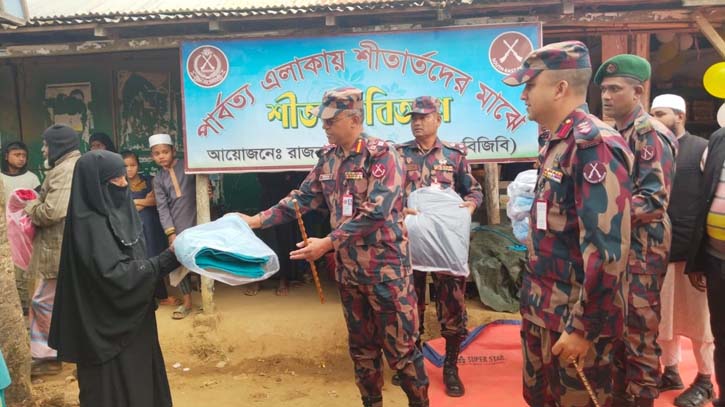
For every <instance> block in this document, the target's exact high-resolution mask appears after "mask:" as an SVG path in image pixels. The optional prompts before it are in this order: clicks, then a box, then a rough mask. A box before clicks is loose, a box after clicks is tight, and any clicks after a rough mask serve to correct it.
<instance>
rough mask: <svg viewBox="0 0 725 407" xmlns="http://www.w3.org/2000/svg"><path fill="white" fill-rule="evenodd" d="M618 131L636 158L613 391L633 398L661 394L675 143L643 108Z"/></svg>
mask: <svg viewBox="0 0 725 407" xmlns="http://www.w3.org/2000/svg"><path fill="white" fill-rule="evenodd" d="M626 122H627V123H628V124H627V126H625V127H624V128H623V129H620V133H621V134H622V136H623V137H624V138H625V139H626V140H627V141H628V143H629V146H630V148H631V149H632V152H633V153H634V156H635V165H634V171H633V173H632V180H633V182H634V190H633V194H632V244H631V249H630V254H629V262H628V267H627V272H626V273H625V278H623V279H622V294H623V295H624V296H626V298H627V306H626V310H627V311H626V312H625V315H624V321H625V324H624V336H623V338H624V340H623V341H618V343H617V345H616V346H615V353H616V357H615V363H614V365H615V374H614V390H615V391H616V392H619V393H625V386H626V393H627V394H631V395H634V396H637V397H644V398H652V399H654V398H657V396H658V395H659V390H658V386H659V380H660V372H659V357H660V355H661V353H662V350H661V349H660V346H659V344H658V343H657V336H658V334H659V323H660V289H661V287H662V282H663V280H664V278H665V272H666V271H667V263H668V261H669V251H670V242H671V240H672V225H671V224H670V218H669V216H668V215H667V205H668V203H669V200H670V191H671V189H672V180H673V179H674V175H675V156H676V155H677V145H678V144H677V139H676V138H675V136H674V135H673V134H672V132H670V130H669V129H667V127H665V126H664V125H663V124H661V123H660V122H659V121H657V120H654V119H653V118H652V117H651V116H650V115H649V114H648V113H647V112H645V110H644V109H643V108H642V106H637V108H636V109H635V110H634V111H633V112H632V114H631V117H630V118H629V119H628V120H627V121H626Z"/></svg>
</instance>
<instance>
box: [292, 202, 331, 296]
mask: <svg viewBox="0 0 725 407" xmlns="http://www.w3.org/2000/svg"><path fill="white" fill-rule="evenodd" d="M292 203H294V204H295V214H296V215H297V224H298V225H300V232H302V239H303V240H304V241H305V247H307V244H308V243H307V231H306V230H305V223H304V222H302V213H301V212H300V205H299V204H298V203H297V200H296V199H293V200H292ZM307 262H308V263H310V269H311V270H312V279H313V280H315V288H317V295H319V296H320V304H324V303H325V294H323V293H322V286H321V285H320V277H319V276H318V275H317V266H315V261H314V260H307Z"/></svg>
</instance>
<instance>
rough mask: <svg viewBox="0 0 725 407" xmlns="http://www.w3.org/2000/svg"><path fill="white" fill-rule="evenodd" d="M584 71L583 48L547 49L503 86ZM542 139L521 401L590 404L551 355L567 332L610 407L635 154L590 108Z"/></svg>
mask: <svg viewBox="0 0 725 407" xmlns="http://www.w3.org/2000/svg"><path fill="white" fill-rule="evenodd" d="M590 66H591V65H590V61H589V54H588V50H587V48H586V47H585V46H584V44H582V43H580V42H578V41H568V42H564V43H556V44H550V45H547V46H546V47H544V48H542V49H539V50H535V51H534V52H533V53H532V54H530V55H529V56H528V57H527V59H526V60H525V61H524V66H523V67H522V68H521V69H520V70H519V71H517V72H515V73H513V74H511V75H509V76H508V77H507V78H505V79H504V81H505V82H506V83H507V84H511V85H517V84H521V83H523V82H526V81H528V80H530V79H531V78H533V77H535V76H536V75H537V74H538V73H539V72H541V71H542V70H545V69H581V68H588V67H590ZM543 141H544V145H543V146H542V148H541V150H540V155H539V160H538V163H539V175H538V179H537V184H536V189H535V200H534V204H533V206H532V208H531V223H530V232H529V241H528V244H529V251H528V254H529V263H528V266H529V267H528V270H526V272H525V273H524V276H523V282H522V287H521V315H522V317H523V320H524V321H523V323H522V327H521V338H522V344H523V352H524V368H523V372H524V398H525V399H526V401H527V403H528V404H529V405H531V406H554V405H562V406H576V407H578V406H590V405H592V404H591V401H590V400H589V396H588V393H587V391H586V389H585V387H584V385H583V384H582V381H581V380H580V379H579V378H578V377H577V373H576V370H574V368H573V366H565V365H562V364H561V362H560V360H559V358H558V357H556V356H554V355H553V354H552V352H551V348H552V346H553V345H554V343H555V342H556V341H557V340H558V339H559V337H560V336H561V334H562V332H564V331H566V332H567V333H574V332H576V333H577V334H579V335H581V336H582V337H584V338H586V339H587V340H589V341H591V343H592V347H591V348H590V350H589V352H588V353H587V354H586V356H585V357H584V362H583V366H582V367H583V369H584V372H585V374H586V376H587V378H588V380H589V382H590V384H591V386H592V389H593V390H594V392H595V394H596V397H597V399H598V402H599V404H600V405H601V406H610V405H611V384H610V380H611V379H610V375H611V364H610V361H611V359H612V349H613V347H612V342H613V338H614V337H615V336H616V335H617V334H618V329H619V327H620V325H621V321H619V320H618V319H617V318H612V315H618V314H619V308H618V306H617V304H616V303H615V297H616V295H615V294H616V292H617V288H618V286H619V280H620V277H621V273H622V271H623V270H624V267H625V262H626V258H627V253H628V251H629V239H630V204H631V191H632V182H631V179H630V172H631V169H632V165H633V157H632V153H631V152H630V150H629V148H628V147H627V145H626V143H625V141H624V139H623V138H622V137H621V136H620V135H619V134H618V133H617V132H616V131H615V130H614V129H613V128H611V127H609V126H608V125H606V124H605V123H603V122H602V121H600V120H599V119H597V118H596V117H594V116H593V115H591V114H589V111H588V109H587V106H586V104H584V105H582V106H580V107H578V108H577V109H575V110H574V111H572V112H571V113H570V114H569V115H568V116H567V117H566V118H565V119H564V121H563V122H562V123H561V124H560V126H559V128H558V129H556V130H555V131H553V132H551V133H550V135H547V136H545V137H544V139H543ZM541 215H544V216H543V217H542V216H541Z"/></svg>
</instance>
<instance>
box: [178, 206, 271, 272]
mask: <svg viewBox="0 0 725 407" xmlns="http://www.w3.org/2000/svg"><path fill="white" fill-rule="evenodd" d="M174 252H175V253H176V258H177V259H178V260H179V262H180V263H181V264H182V265H183V266H184V267H186V268H187V269H189V271H193V272H195V273H198V274H201V275H203V276H206V277H209V278H211V279H214V280H216V281H220V282H223V283H225V284H229V285H240V284H246V283H250V282H253V281H258V280H264V279H266V278H269V277H270V276H271V275H272V274H274V273H276V272H277V270H279V259H278V258H277V255H276V254H275V253H274V251H273V250H272V249H270V248H269V246H267V245H266V244H264V242H262V240H260V239H259V238H258V237H257V236H256V235H255V234H254V232H253V231H252V229H250V228H249V226H248V225H247V223H246V222H244V221H243V220H242V219H241V218H239V216H237V215H227V216H224V217H223V218H221V219H218V220H215V221H214V222H210V223H205V224H203V225H199V226H194V227H193V228H189V229H186V230H185V231H183V232H181V234H179V236H178V237H177V238H176V240H175V241H174Z"/></svg>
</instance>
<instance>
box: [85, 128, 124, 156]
mask: <svg viewBox="0 0 725 407" xmlns="http://www.w3.org/2000/svg"><path fill="white" fill-rule="evenodd" d="M94 141H99V142H101V144H103V145H104V146H106V150H108V151H110V152H113V153H117V152H118V151H116V145H115V144H113V140H111V136H109V135H108V134H106V133H102V132H100V131H99V132H96V133H93V134H91V137H90V138H89V139H88V144H91V143H93V142H94Z"/></svg>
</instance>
